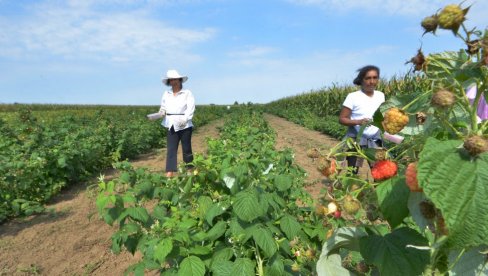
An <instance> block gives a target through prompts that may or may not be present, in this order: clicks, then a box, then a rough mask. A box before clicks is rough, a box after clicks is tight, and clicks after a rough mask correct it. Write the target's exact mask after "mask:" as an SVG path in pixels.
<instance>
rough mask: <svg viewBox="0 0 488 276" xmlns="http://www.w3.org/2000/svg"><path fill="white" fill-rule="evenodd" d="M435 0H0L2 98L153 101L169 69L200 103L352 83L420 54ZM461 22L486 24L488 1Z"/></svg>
mask: <svg viewBox="0 0 488 276" xmlns="http://www.w3.org/2000/svg"><path fill="white" fill-rule="evenodd" d="M451 3H459V2H452V1H442V0H432V1H424V0H351V1H345V0H344V1H342V0H248V1H245V0H145V1H143V0H140V1H137V0H40V1H39V0H38V1H28V0H0V72H1V73H0V103H14V102H19V103H61V104H116V105H119V104H123V105H158V104H159V101H160V97H161V94H162V91H163V89H165V87H164V86H163V85H162V83H161V77H162V76H163V75H164V74H165V72H166V70H167V69H177V70H178V71H179V72H180V73H182V74H184V75H188V76H189V80H188V82H186V83H185V88H188V89H190V90H192V92H193V94H194V95H195V98H196V102H197V104H211V103H214V104H232V103H234V102H235V101H237V102H239V103H243V102H244V103H247V102H253V103H267V102H271V101H273V100H277V99H280V98H283V97H287V96H292V95H297V94H301V93H305V92H308V91H310V90H317V89H320V88H323V87H327V86H330V85H332V84H333V83H336V84H339V85H342V84H349V83H351V82H352V79H353V78H354V76H355V74H356V69H358V68H359V67H361V66H363V65H366V64H374V65H377V66H379V67H380V68H381V70H382V76H384V77H391V76H393V75H402V74H404V73H405V72H407V71H408V70H409V69H410V66H409V65H405V61H407V60H409V59H410V58H411V57H412V56H414V55H415V54H416V51H417V49H418V48H419V47H420V46H422V48H423V50H424V52H425V53H432V52H439V51H443V50H458V49H460V48H464V45H462V44H461V41H460V40H459V39H455V38H454V36H453V35H452V33H451V32H449V31H445V30H439V31H438V32H437V36H433V35H431V34H427V35H425V36H423V37H422V33H423V30H422V29H421V27H420V21H421V20H422V19H423V18H424V17H425V16H428V15H431V14H433V13H435V12H436V11H437V10H439V9H441V8H442V7H443V6H444V5H446V4H451ZM470 4H473V6H472V8H471V10H470V12H469V13H468V20H467V21H466V25H467V26H468V27H475V26H477V27H478V28H480V29H484V28H486V27H487V26H488V21H487V20H486V14H488V1H486V0H478V1H472V0H468V1H466V2H465V3H463V4H462V5H463V7H465V6H468V5H470Z"/></svg>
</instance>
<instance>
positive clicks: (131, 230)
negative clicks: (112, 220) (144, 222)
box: [120, 222, 141, 235]
mask: <svg viewBox="0 0 488 276" xmlns="http://www.w3.org/2000/svg"><path fill="white" fill-rule="evenodd" d="M140 228H141V227H140V226H139V224H136V223H134V222H129V223H127V224H125V225H124V226H122V228H121V229H120V231H123V232H124V233H125V234H127V235H133V234H137V233H138V232H139V229H140Z"/></svg>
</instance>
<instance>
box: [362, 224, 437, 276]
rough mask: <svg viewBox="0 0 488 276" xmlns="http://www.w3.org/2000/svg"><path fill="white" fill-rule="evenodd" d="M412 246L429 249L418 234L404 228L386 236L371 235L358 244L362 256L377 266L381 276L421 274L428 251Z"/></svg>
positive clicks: (427, 262) (428, 256)
mask: <svg viewBox="0 0 488 276" xmlns="http://www.w3.org/2000/svg"><path fill="white" fill-rule="evenodd" d="M409 245H413V246H428V241H427V240H426V239H425V238H424V237H423V236H422V235H420V234H419V233H418V232H417V231H415V230H413V229H411V228H407V227H403V228H398V229H395V230H394V231H393V232H392V233H390V234H387V235H385V236H378V235H374V234H371V235H369V236H365V237H362V238H361V239H360V241H359V247H360V252H361V255H362V256H363V257H364V260H365V261H366V262H367V263H370V264H374V265H376V266H377V267H378V269H379V272H380V275H421V274H422V272H423V271H424V269H425V267H426V266H427V265H428V264H429V263H430V251H429V250H419V249H416V248H413V247H409Z"/></svg>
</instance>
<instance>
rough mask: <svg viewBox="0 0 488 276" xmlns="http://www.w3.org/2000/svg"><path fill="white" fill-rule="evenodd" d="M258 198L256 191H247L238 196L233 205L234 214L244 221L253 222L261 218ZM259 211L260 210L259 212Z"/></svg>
mask: <svg viewBox="0 0 488 276" xmlns="http://www.w3.org/2000/svg"><path fill="white" fill-rule="evenodd" d="M258 206H260V205H259V200H258V196H257V194H256V192H255V191H249V190H245V191H242V192H239V193H238V194H237V195H236V198H235V202H234V204H233V205H232V207H233V211H234V213H235V214H236V215H237V216H238V217H239V218H240V219H242V220H243V221H248V222H251V221H253V220H254V219H256V218H258V217H259V216H261V210H259V209H258V208H257V207H258ZM257 209H258V210H257Z"/></svg>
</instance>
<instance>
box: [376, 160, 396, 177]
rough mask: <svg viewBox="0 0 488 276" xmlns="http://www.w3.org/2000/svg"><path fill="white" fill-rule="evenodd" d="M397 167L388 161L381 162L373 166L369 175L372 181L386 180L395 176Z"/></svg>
mask: <svg viewBox="0 0 488 276" xmlns="http://www.w3.org/2000/svg"><path fill="white" fill-rule="evenodd" d="M397 170H398V166H397V164H396V163H395V162H393V161H390V160H381V161H378V162H376V163H375V164H374V166H373V168H372V169H371V175H373V179H374V180H386V179H388V178H391V177H393V176H394V175H396V173H397Z"/></svg>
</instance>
